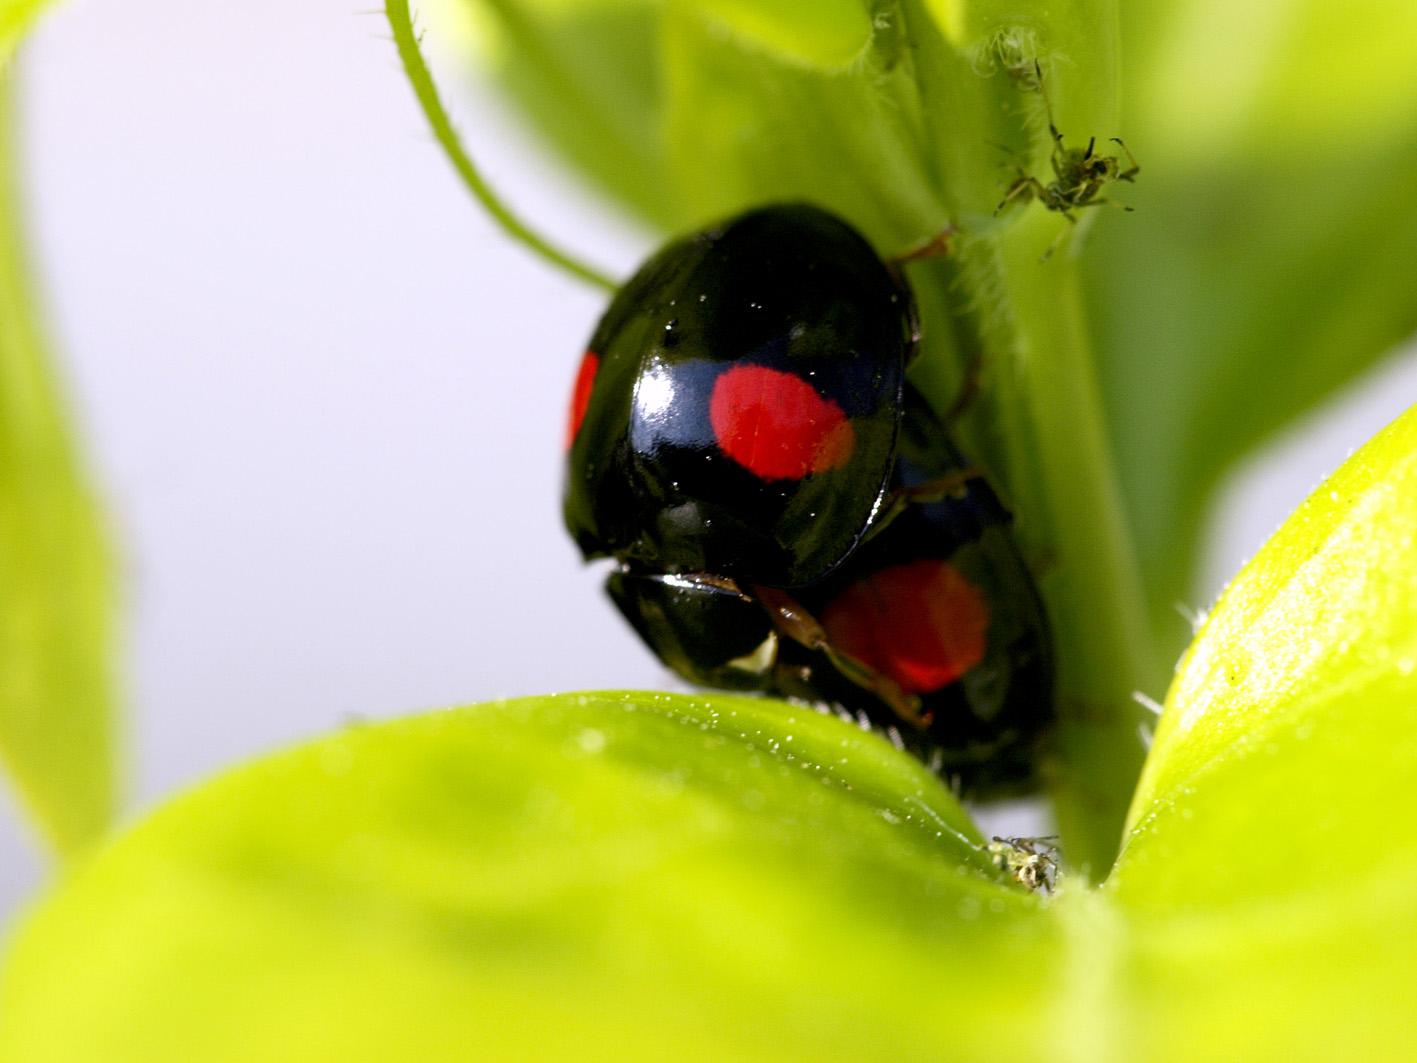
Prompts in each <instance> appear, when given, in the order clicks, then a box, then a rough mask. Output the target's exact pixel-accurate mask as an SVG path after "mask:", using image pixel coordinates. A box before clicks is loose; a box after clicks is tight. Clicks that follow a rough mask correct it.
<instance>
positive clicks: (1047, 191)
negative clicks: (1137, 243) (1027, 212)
mask: <svg viewBox="0 0 1417 1063" xmlns="http://www.w3.org/2000/svg"><path fill="white" fill-rule="evenodd" d="M1033 71H1034V80H1033V83H1034V84H1036V85H1037V86H1038V91H1039V92H1040V93H1041V94H1042V95H1043V105H1044V107H1046V108H1047V111H1048V132H1049V133H1051V134H1052V136H1053V154H1052V156H1051V157H1050V159H1049V163H1050V165H1051V166H1052V167H1053V181H1052V183H1051V184H1044V183H1043V182H1042V181H1040V180H1039V179H1038V178H1037V177H1034V176H1033V175H1032V174H1030V173H1028V172H1026V171H1025V170H1023V169H1020V170H1019V175H1018V177H1017V178H1016V179H1015V180H1014V183H1013V184H1011V185H1009V190H1008V192H1007V193H1005V195H1004V198H1003V201H1002V202H1000V203H999V205H998V207H997V208H995V210H994V216H995V217H997V216H998V215H999V214H1000V213H1001V212H1002V211H1003V209H1004V208H1005V207H1007V206H1008V205H1009V204H1010V203H1013V202H1016V201H1017V202H1019V203H1027V202H1028V201H1029V200H1031V199H1037V200H1038V201H1039V202H1040V203H1042V204H1043V205H1044V206H1045V207H1047V208H1048V209H1049V210H1051V211H1055V212H1057V213H1059V214H1061V215H1062V216H1063V217H1065V218H1067V219H1068V223H1069V224H1070V225H1076V224H1077V220H1078V219H1077V215H1076V214H1075V213H1074V211H1078V210H1081V209H1082V208H1083V207H1097V206H1101V205H1103V204H1107V205H1108V206H1112V207H1116V208H1117V209H1118V210H1125V211H1129V210H1131V209H1132V208H1131V207H1126V206H1123V205H1122V204H1120V203H1117V202H1115V201H1113V200H1110V199H1107V198H1105V197H1104V196H1102V195H1101V192H1102V190H1103V189H1104V188H1106V187H1107V186H1108V185H1109V184H1111V183H1112V182H1113V181H1132V180H1134V179H1135V178H1136V175H1137V174H1138V173H1140V172H1141V166H1139V165H1138V164H1137V160H1136V157H1135V156H1134V155H1133V154H1132V153H1131V150H1130V149H1129V148H1128V147H1127V146H1126V145H1125V144H1123V143H1122V141H1121V140H1120V139H1119V138H1118V137H1112V138H1111V142H1112V143H1113V144H1116V145H1117V146H1118V147H1120V148H1121V149H1122V152H1123V153H1124V154H1125V155H1126V156H1127V161H1128V162H1129V163H1130V164H1131V165H1130V166H1129V167H1127V168H1126V169H1123V167H1122V163H1121V160H1119V159H1118V158H1117V156H1115V155H1103V154H1102V153H1101V152H1099V151H1097V138H1096V137H1089V138H1088V141H1087V147H1085V148H1069V147H1066V146H1064V144H1063V134H1062V133H1060V132H1058V127H1057V125H1055V124H1054V122H1053V104H1052V101H1050V100H1049V99H1048V90H1047V89H1046V88H1045V87H1044V85H1043V71H1042V69H1041V68H1040V67H1039V65H1038V63H1037V61H1036V60H1035V62H1034V64H1033ZM1067 233H1068V230H1067V229H1064V230H1063V231H1062V232H1060V233H1059V234H1058V236H1057V238H1056V239H1055V240H1054V241H1053V242H1052V243H1051V244H1049V245H1048V249H1047V250H1046V251H1044V252H1043V257H1042V258H1041V259H1040V261H1043V262H1046V261H1047V260H1048V258H1049V257H1050V256H1051V255H1052V254H1053V252H1054V251H1055V250H1057V247H1058V244H1059V243H1060V242H1061V241H1062V239H1063V237H1064V236H1066V235H1067Z"/></svg>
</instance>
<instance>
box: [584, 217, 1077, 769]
mask: <svg viewBox="0 0 1417 1063" xmlns="http://www.w3.org/2000/svg"><path fill="white" fill-rule="evenodd" d="M916 337H917V330H916V326H915V313H914V308H913V301H912V299H911V296H910V292H909V289H908V288H906V287H905V285H904V283H903V282H902V281H901V280H900V279H899V276H898V273H897V271H895V270H893V269H892V268H891V267H890V266H888V265H887V264H886V263H885V262H883V261H882V260H881V258H880V257H879V256H878V255H877V254H876V252H875V251H874V250H873V249H872V248H871V246H870V245H869V244H868V243H867V242H866V241H865V239H864V238H862V237H861V236H860V234H858V233H857V232H856V230H855V229H853V228H852V227H851V226H849V225H847V224H846V223H845V222H843V221H841V220H840V219H838V218H836V217H834V216H833V215H831V214H828V213H826V212H824V211H822V210H819V209H817V208H815V207H811V206H807V205H803V204H791V205H778V206H770V207H765V208H762V209H759V210H754V211H750V212H748V213H746V214H743V215H740V216H738V217H736V218H734V219H732V220H730V221H728V222H726V223H724V224H722V225H718V226H714V227H712V228H709V229H706V230H704V231H702V232H699V233H695V234H693V235H691V236H688V237H685V238H683V239H681V240H678V241H676V242H674V243H672V244H670V245H669V246H668V247H667V248H666V249H664V250H663V251H661V252H660V253H659V254H658V255H656V256H654V257H653V258H652V259H650V261H649V262H648V263H646V264H645V266H644V267H643V268H642V269H641V270H640V271H639V272H638V273H637V274H636V275H635V276H634V277H633V278H632V279H631V280H630V281H629V283H628V284H626V285H625V286H624V287H623V288H622V289H621V290H620V292H619V293H618V294H617V295H616V297H615V299H614V300H613V302H612V303H611V305H610V309H609V310H608V311H607V312H606V314H605V316H604V318H602V320H601V322H600V325H599V327H598V328H597V329H596V331H595V334H594V336H593V337H592V338H591V342H590V346H589V349H588V350H587V352H586V353H585V355H584V357H583V359H582V362H581V367H580V371H579V374H578V375H577V378H576V383H575V388H574V392H573V395H572V400H571V411H570V419H569V424H568V426H567V434H566V447H567V452H568V476H567V482H566V493H565V519H566V525H567V527H568V528H569V529H570V531H571V534H572V535H573V536H574V537H575V539H576V542H577V543H578V544H579V546H580V549H581V551H582V553H583V554H584V555H585V557H586V558H587V559H591V558H596V557H607V556H608V557H614V558H615V559H617V561H618V562H619V566H618V568H617V569H616V570H615V571H614V572H612V573H611V575H610V578H609V581H608V590H609V592H610V595H611V597H612V598H613V599H614V601H615V603H616V605H617V606H618V607H619V608H620V610H621V612H622V613H624V614H625V616H626V617H627V619H628V620H629V621H630V623H631V624H632V625H633V626H634V627H635V629H636V630H637V631H638V632H639V633H640V635H641V636H642V637H643V638H644V640H645V641H646V642H647V643H648V644H649V646H650V647H651V648H652V649H653V650H654V651H655V653H656V654H658V656H659V657H660V658H661V660H663V661H664V663H665V664H667V665H669V667H671V668H673V669H674V670H675V671H677V672H678V673H680V674H681V675H683V676H684V677H685V678H687V679H689V680H690V681H692V682H695V683H699V684H703V685H707V686H717V687H726V688H729V689H740V690H762V691H768V692H772V693H776V694H780V695H785V696H796V697H802V698H807V699H810V700H813V701H817V702H826V703H831V704H835V705H840V706H842V707H844V708H846V709H848V710H850V711H852V712H854V713H856V714H858V715H860V716H862V717H864V718H865V719H867V720H869V721H870V722H872V723H873V724H876V725H878V726H881V727H882V728H885V729H887V730H890V729H894V731H895V733H896V734H898V735H899V737H900V738H901V740H902V742H903V743H904V744H906V745H907V746H909V747H911V748H913V749H915V750H916V751H917V752H919V753H920V754H921V755H922V756H924V757H925V758H927V759H928V760H931V761H932V762H933V763H934V764H935V766H936V767H937V768H938V769H939V770H941V772H942V773H944V774H946V775H948V776H951V777H956V778H958V779H959V781H960V784H961V786H962V788H963V789H964V791H965V792H966V793H970V794H972V795H974V796H979V797H988V796H991V795H995V794H1000V793H1006V792H1019V791H1022V790H1026V789H1028V788H1029V787H1030V786H1031V785H1033V784H1034V783H1035V782H1036V779H1035V771H1036V765H1037V759H1038V757H1037V752H1038V746H1039V743H1040V742H1041V740H1042V738H1043V737H1044V736H1045V735H1046V733H1047V731H1048V728H1049V725H1050V723H1051V720H1052V653H1051V643H1050V638H1049V633H1048V628H1047V624H1046V621H1045V619H1044V613H1043V608H1042V605H1041V603H1040V602H1039V599H1038V595H1037V593H1036V591H1035V590H1034V587H1033V583H1032V580H1031V578H1030V577H1029V574H1028V571H1027V568H1026V566H1025V565H1024V562H1023V560H1022V558H1021V557H1020V556H1019V554H1018V551H1017V549H1016V548H1015V546H1014V544H1013V540H1012V537H1011V535H1010V533H1009V524H1010V517H1009V514H1008V512H1007V511H1006V510H1005V509H1004V507H1003V506H1002V505H1001V504H1000V502H999V500H998V498H997V497H996V496H995V494H994V492H993V491H992V490H991V489H990V487H989V486H988V484H987V483H986V482H985V481H984V479H983V478H982V477H980V476H979V475H978V474H977V473H976V472H975V471H974V470H972V469H970V468H969V467H968V465H967V463H966V462H965V461H964V459H963V458H962V457H961V455H960V454H959V452H958V451H957V450H956V449H955V447H954V445H953V443H952V442H951V440H950V439H949V436H948V434H947V432H946V430H945V427H944V425H943V424H942V423H941V421H940V420H939V419H938V418H937V417H936V416H935V414H934V412H933V411H932V410H931V409H930V407H929V406H928V405H927V404H926V402H925V401H924V399H923V398H922V397H921V396H920V395H919V394H918V393H917V392H916V391H915V389H914V388H913V387H912V386H911V385H909V384H908V383H907V382H906V380H905V367H906V364H907V362H908V360H909V359H910V357H911V356H912V354H913V353H914V348H915V342H916Z"/></svg>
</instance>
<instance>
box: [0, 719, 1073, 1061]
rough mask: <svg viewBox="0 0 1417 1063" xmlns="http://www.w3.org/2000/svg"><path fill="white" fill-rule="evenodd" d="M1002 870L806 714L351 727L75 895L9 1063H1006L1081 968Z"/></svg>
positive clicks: (106, 865) (19, 986) (53, 904)
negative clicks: (1039, 1001)
mask: <svg viewBox="0 0 1417 1063" xmlns="http://www.w3.org/2000/svg"><path fill="white" fill-rule="evenodd" d="M978 842H979V839H978V837H977V835H975V834H974V831H973V828H972V826H971V825H970V824H969V822H968V820H967V819H966V818H964V816H963V814H962V812H961V811H960V809H959V807H958V806H957V805H956V804H955V803H954V801H953V800H952V799H951V798H950V796H949V794H948V792H947V791H945V790H944V789H943V788H942V786H941V785H940V783H939V781H938V780H936V779H935V778H934V777H933V776H931V775H929V774H928V773H927V772H926V771H925V770H924V769H923V768H922V767H921V766H920V765H919V764H917V763H916V762H914V761H913V760H912V759H911V758H909V757H907V756H905V755H904V754H902V753H898V752H897V751H896V750H894V749H893V748H891V747H890V746H889V745H888V744H887V743H885V742H884V741H882V740H881V739H879V738H877V737H875V736H872V735H867V734H863V733H862V732H861V731H860V730H859V728H857V727H855V726H854V725H853V724H849V723H843V722H842V721H841V720H838V719H837V718H836V717H834V716H822V715H819V714H818V713H816V712H814V711H812V710H811V709H804V708H795V707H792V706H788V705H784V704H782V703H780V702H770V701H760V700H748V699H741V698H713V699H698V698H686V697H681V696H670V695H653V694H640V695H581V696H575V695H563V696H561V697H556V698H531V699H525V700H521V701H514V702H508V703H501V704H494V705H485V706H480V707H477V708H472V709H463V710H457V711H450V712H444V713H438V714H434V715H428V716H422V717H417V718H411V719H407V720H403V721H398V722H394V723H389V724H382V725H379V726H371V727H358V728H352V729H350V730H348V731H346V732H344V733H342V734H339V735H336V736H334V737H331V738H328V739H325V740H323V741H320V742H316V743H313V744H311V745H307V746H305V747H303V748H300V749H297V750H294V751H293V752H290V753H286V754H284V755H280V756H276V757H273V758H270V759H267V760H263V761H259V762H256V763H254V764H252V765H250V766H248V767H245V768H242V769H239V770H237V771H235V772H232V773H231V774H228V775H226V776H225V777H223V778H220V779H218V780H216V781H214V782H212V783H209V784H207V785H205V786H203V787H201V788H200V789H198V790H196V791H194V792H192V793H190V794H188V795H186V796H185V797H182V798H180V799H179V800H177V801H175V802H174V803H172V804H170V805H169V806H167V807H166V808H164V809H162V810H161V811H160V812H158V813H157V814H156V815H154V816H153V817H152V818H150V819H149V820H148V821H147V822H145V823H144V824H142V825H140V826H139V827H138V828H137V829H136V830H134V831H133V832H132V833H130V834H129V835H127V836H126V837H124V838H122V839H121V840H119V841H118V842H117V843H116V844H115V845H114V846H113V847H111V848H110V849H109V850H108V851H107V852H105V853H104V854H102V856H101V857H100V858H99V859H97V860H95V861H94V862H93V863H92V864H91V865H89V866H87V867H85V868H83V869H81V870H80V871H79V872H78V873H77V874H75V875H74V876H72V878H71V880H70V881H69V882H68V883H67V885H66V886H65V887H64V888H63V889H62V890H60V891H59V892H58V893H57V894H56V895H55V896H54V897H53V899H51V900H50V901H48V902H47V903H46V904H45V905H44V906H43V907H41V908H40V909H39V910H38V911H37V912H36V913H35V915H34V917H33V918H32V919H31V920H30V922H29V923H28V925H27V926H25V927H24V929H23V930H22V931H21V933H20V935H19V937H18V939H17V941H16V942H15V944H14V947H13V949H12V951H11V955H10V957H9V963H8V965H7V967H6V971H5V975H4V980H3V983H2V984H0V994H3V997H4V1000H5V1010H4V1014H3V1017H0V1058H4V1059H6V1060H17V1061H18V1060H26V1061H33V1063H39V1061H44V1060H54V1061H56V1063H57V1061H60V1060H63V1061H65V1063H69V1061H72V1060H75V1059H83V1060H85V1061H86V1063H117V1061H127V1060H133V1061H139V1060H141V1061H142V1063H160V1061H163V1060H184V1061H185V1060H192V1059H201V1060H204V1061H207V1063H218V1061H224V1060H244V1061H254V1060H267V1059H281V1060H314V1059H331V1060H332V1059H340V1060H396V1059H397V1060H404V1059H407V1060H420V1061H423V1063H433V1061H438V1060H449V1061H451V1060H465V1059H471V1058H476V1059H482V1060H489V1061H492V1060H512V1059H516V1060H532V1059H558V1060H560V1059H567V1058H576V1059H616V1060H621V1059H677V1060H714V1061H719V1060H739V1059H741V1060H750V1059H763V1060H768V1059H778V1060H780V1059H787V1058H815V1059H828V1058H846V1059H881V1060H890V1061H892V1063H898V1061H902V1060H920V1061H925V1060H937V1059H941V1058H949V1059H978V1060H985V1059H992V1058H996V1056H995V1053H996V1052H997V1047H998V1039H999V1036H1000V1031H1001V1030H1004V1029H1006V1028H1007V1026H1008V1024H1009V1023H1010V1022H1011V1017H1012V1016H1014V1015H1015V1014H1016V1012H1017V1008H1018V1006H1019V1003H1020V1001H1021V1000H1025V999H1026V998H1027V997H1028V996H1029V994H1030V993H1031V992H1032V991H1033V990H1032V989H1031V988H1030V986H1032V985H1037V984H1038V983H1037V981H1036V979H1035V977H1034V976H1035V974H1036V972H1037V971H1038V970H1039V969H1040V968H1042V967H1044V966H1046V965H1047V963H1048V959H1049V956H1050V954H1051V952H1052V949H1053V946H1054V944H1055V941H1054V936H1053V935H1052V934H1051V933H1050V932H1048V931H1047V930H1046V929H1045V928H1044V927H1043V926H1042V925H1041V924H1040V922H1039V920H1038V916H1039V914H1040V911H1039V908H1038V905H1037V904H1036V903H1035V901H1034V900H1033V898H1032V897H1031V896H1030V895H1028V894H1026V893H1024V892H1022V891H1021V890H1020V889H1019V888H1017V887H1016V886H1014V885H1012V884H1008V885H1005V884H1001V883H1000V882H999V881H998V878H999V876H998V873H997V872H996V871H995V870H994V868H993V866H992V864H991V863H990V861H989V859H988V857H987V855H986V854H985V853H984V852H983V851H982V849H981V848H980V846H979V844H978ZM1025 973H1026V975H1027V977H1024V974H1025Z"/></svg>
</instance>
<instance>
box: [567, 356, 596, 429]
mask: <svg viewBox="0 0 1417 1063" xmlns="http://www.w3.org/2000/svg"><path fill="white" fill-rule="evenodd" d="M599 369H600V355H598V354H596V353H595V352H594V351H586V352H585V357H584V358H582V359H581V368H580V370H579V371H578V372H577V373H576V387H575V390H574V391H572V392H571V415H570V417H569V418H567V420H566V449H567V450H570V449H571V444H572V443H574V442H575V441H576V433H577V432H579V431H580V430H581V422H582V421H584V420H585V412H586V410H587V408H589V406H590V393H591V389H592V388H594V387H595V374H596V372H597V371H598V370H599Z"/></svg>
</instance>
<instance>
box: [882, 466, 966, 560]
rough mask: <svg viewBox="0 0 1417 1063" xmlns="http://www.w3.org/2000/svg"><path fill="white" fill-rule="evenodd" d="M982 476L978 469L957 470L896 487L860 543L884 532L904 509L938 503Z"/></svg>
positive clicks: (887, 497)
mask: <svg viewBox="0 0 1417 1063" xmlns="http://www.w3.org/2000/svg"><path fill="white" fill-rule="evenodd" d="M981 475H983V474H982V473H980V471H979V470H978V469H957V470H956V471H954V472H952V473H949V474H947V475H945V476H941V477H940V478H939V479H937V480H926V481H925V482H924V483H923V484H915V485H914V486H913V487H897V488H896V489H895V490H894V491H892V492H891V493H890V494H888V495H886V498H885V502H884V503H883V504H882V505H881V508H880V510H879V511H878V512H877V514H876V519H875V521H874V522H873V523H872V525H871V527H870V529H869V530H868V531H867V532H866V534H865V535H864V536H862V537H861V541H862V542H863V543H864V542H866V541H867V540H868V539H871V538H873V537H874V536H876V535H878V534H879V533H880V532H882V531H884V530H885V528H886V526H887V525H889V524H890V522H891V521H893V520H895V519H896V517H898V516H900V515H901V514H902V513H904V512H905V510H906V508H907V507H909V506H912V505H916V504H918V503H921V502H940V501H943V500H944V499H946V498H948V497H949V496H950V495H952V494H954V493H955V492H957V491H959V490H961V489H962V488H963V487H964V486H965V485H966V484H968V483H969V481H970V480H974V479H977V478H978V477H979V476H981Z"/></svg>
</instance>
